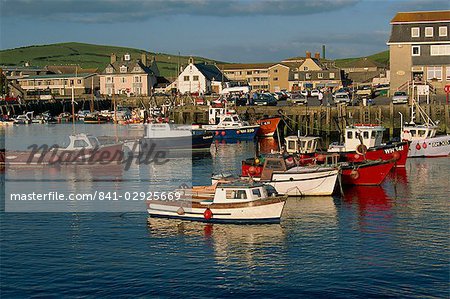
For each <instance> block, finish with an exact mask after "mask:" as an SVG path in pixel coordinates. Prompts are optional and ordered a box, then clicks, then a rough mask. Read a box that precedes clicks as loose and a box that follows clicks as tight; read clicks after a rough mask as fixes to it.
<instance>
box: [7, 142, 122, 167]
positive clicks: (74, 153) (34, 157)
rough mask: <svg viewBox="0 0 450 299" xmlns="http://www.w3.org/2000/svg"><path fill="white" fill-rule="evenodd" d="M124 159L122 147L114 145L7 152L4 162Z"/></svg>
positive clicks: (117, 160)
mask: <svg viewBox="0 0 450 299" xmlns="http://www.w3.org/2000/svg"><path fill="white" fill-rule="evenodd" d="M123 158H124V154H123V148H122V145H121V144H114V145H110V146H103V147H100V148H98V149H84V150H64V149H54V150H48V151H36V153H33V152H31V151H6V152H5V158H4V160H5V164H6V165H49V164H51V165H54V164H95V163H108V162H120V161H122V160H123Z"/></svg>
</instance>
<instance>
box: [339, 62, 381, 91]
mask: <svg viewBox="0 0 450 299" xmlns="http://www.w3.org/2000/svg"><path fill="white" fill-rule="evenodd" d="M339 68H340V69H341V70H343V71H344V72H345V73H346V74H347V78H348V79H350V80H351V82H352V83H353V84H356V85H357V84H360V83H371V82H373V80H374V79H376V80H378V79H380V78H386V69H387V66H386V65H383V64H381V63H378V62H376V61H373V60H371V59H369V58H367V57H362V58H359V59H356V60H352V61H348V62H345V63H343V64H341V65H340V66H339ZM384 82H385V81H384ZM387 83H389V82H387ZM385 84H386V83H385Z"/></svg>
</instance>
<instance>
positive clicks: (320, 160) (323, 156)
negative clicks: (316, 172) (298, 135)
mask: <svg viewBox="0 0 450 299" xmlns="http://www.w3.org/2000/svg"><path fill="white" fill-rule="evenodd" d="M316 160H317V161H319V162H323V161H325V155H318V156H317V157H316Z"/></svg>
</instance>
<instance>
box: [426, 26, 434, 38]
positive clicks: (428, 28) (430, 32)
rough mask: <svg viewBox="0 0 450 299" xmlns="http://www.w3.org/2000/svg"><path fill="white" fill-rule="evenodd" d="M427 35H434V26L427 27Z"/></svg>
mask: <svg viewBox="0 0 450 299" xmlns="http://www.w3.org/2000/svg"><path fill="white" fill-rule="evenodd" d="M425 37H433V27H425Z"/></svg>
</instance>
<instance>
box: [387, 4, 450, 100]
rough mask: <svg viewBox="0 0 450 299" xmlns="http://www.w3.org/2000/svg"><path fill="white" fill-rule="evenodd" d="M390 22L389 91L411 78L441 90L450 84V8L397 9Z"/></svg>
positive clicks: (405, 85) (404, 85)
mask: <svg viewBox="0 0 450 299" xmlns="http://www.w3.org/2000/svg"><path fill="white" fill-rule="evenodd" d="M391 25H392V29H391V36H390V38H389V42H388V43H387V44H388V45H389V52H390V70H391V83H390V84H391V85H390V88H391V93H393V92H395V91H397V90H406V89H408V86H410V85H411V84H412V80H414V81H415V82H416V83H417V84H427V85H429V86H430V87H431V90H434V91H436V93H437V94H443V93H444V86H445V85H446V84H450V35H449V34H450V32H449V27H450V10H445V11H421V12H399V13H397V14H396V15H395V17H394V18H393V19H392V20H391Z"/></svg>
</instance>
